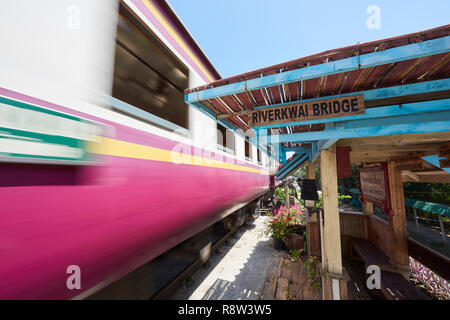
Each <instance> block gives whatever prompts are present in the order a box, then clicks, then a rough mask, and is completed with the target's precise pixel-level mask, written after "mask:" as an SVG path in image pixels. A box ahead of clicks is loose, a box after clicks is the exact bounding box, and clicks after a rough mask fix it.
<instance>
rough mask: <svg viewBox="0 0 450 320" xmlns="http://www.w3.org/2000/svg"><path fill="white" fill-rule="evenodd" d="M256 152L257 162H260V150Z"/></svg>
mask: <svg viewBox="0 0 450 320" xmlns="http://www.w3.org/2000/svg"><path fill="white" fill-rule="evenodd" d="M256 154H257V160H258V163H259V164H261V163H262V161H261V150H260V149H258V152H257V153H256Z"/></svg>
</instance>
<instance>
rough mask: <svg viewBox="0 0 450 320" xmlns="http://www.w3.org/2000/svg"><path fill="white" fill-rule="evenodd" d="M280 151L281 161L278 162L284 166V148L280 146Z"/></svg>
mask: <svg viewBox="0 0 450 320" xmlns="http://www.w3.org/2000/svg"><path fill="white" fill-rule="evenodd" d="M280 149H281V150H280V151H281V157H280V158H281V160H280V162H281V163H282V164H286V150H285V149H284V147H283V146H282V145H280Z"/></svg>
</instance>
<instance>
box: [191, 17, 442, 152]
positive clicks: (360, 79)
mask: <svg viewBox="0 0 450 320" xmlns="http://www.w3.org/2000/svg"><path fill="white" fill-rule="evenodd" d="M449 31H450V25H445V26H441V27H438V28H434V29H430V30H426V31H421V32H417V33H412V34H407V35H402V36H398V37H393V38H388V39H382V40H378V41H372V42H367V43H362V44H357V45H353V46H348V47H344V48H339V49H334V50H328V51H325V52H321V53H318V54H314V55H310V56H307V57H303V58H299V59H295V60H292V61H288V62H285V63H281V64H277V65H274V66H270V67H267V68H263V69H258V70H254V71H251V72H247V73H243V74H240V75H237V76H233V77H230V78H226V79H222V80H218V81H215V82H212V83H210V84H208V85H204V86H200V87H197V88H191V89H187V90H186V91H185V93H186V94H187V93H191V92H196V91H203V90H206V89H210V88H217V87H220V86H224V85H228V84H232V83H237V82H242V81H246V80H250V79H255V78H259V77H264V76H268V75H272V74H277V73H282V72H286V71H291V70H295V69H301V68H305V67H310V66H314V65H318V64H323V63H327V62H332V61H337V60H341V59H345V58H349V57H355V56H358V55H364V54H368V53H373V52H378V51H383V50H386V49H390V48H395V47H400V46H405V45H409V44H413V43H419V42H423V41H427V40H432V39H437V38H441V37H446V36H448V35H449V33H450V32H449ZM449 73H450V53H448V52H446V53H441V54H435V55H430V56H426V57H418V58H415V59H410V60H406V61H399V62H394V63H389V64H384V65H378V66H375V67H369V68H364V69H358V70H352V71H349V72H342V73H338V74H332V75H329V76H323V77H319V78H313V79H308V80H303V81H297V82H292V83H288V84H283V85H277V86H272V87H265V88H262V89H257V90H249V91H247V90H246V91H245V92H243V93H236V94H229V95H225V96H221V97H216V98H212V99H207V100H201V101H200V102H201V103H203V105H205V106H206V107H207V108H209V109H211V110H212V111H213V112H214V113H216V114H227V113H231V112H238V111H242V110H244V111H245V110H252V109H254V108H255V107H259V106H268V105H276V104H280V103H286V102H295V101H299V100H305V99H311V98H319V97H326V96H332V95H338V94H344V93H351V92H358V91H363V90H370V89H374V88H383V87H390V86H394V85H400V84H411V83H416V82H421V81H427V80H435V79H442V78H447V77H448V75H449ZM228 121H229V122H230V124H232V125H233V126H235V127H236V128H240V129H242V130H244V131H246V130H248V129H249V126H248V116H247V115H245V114H244V115H240V116H232V117H230V118H228ZM273 130H274V129H272V134H275V132H274V131H273ZM278 130H279V132H278V133H280V134H283V133H288V131H290V132H294V133H295V132H307V131H321V130H324V124H314V125H304V126H303V125H302V126H292V127H283V128H278ZM287 145H290V144H287Z"/></svg>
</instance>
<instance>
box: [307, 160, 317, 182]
mask: <svg viewBox="0 0 450 320" xmlns="http://www.w3.org/2000/svg"><path fill="white" fill-rule="evenodd" d="M315 178H316V173H315V171H314V166H313V164H312V163H309V164H308V165H307V166H306V179H315Z"/></svg>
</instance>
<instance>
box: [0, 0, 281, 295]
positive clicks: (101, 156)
mask: <svg viewBox="0 0 450 320" xmlns="http://www.w3.org/2000/svg"><path fill="white" fill-rule="evenodd" d="M0 18H1V19H0V24H1V25H2V27H1V28H0V39H1V41H2V50H0V64H1V69H2V72H1V73H0V203H1V206H0V217H1V218H0V256H1V260H2V263H1V264H0V298H1V299H69V298H85V297H88V296H89V295H91V294H93V293H95V292H97V291H98V290H101V289H102V288H105V287H106V286H108V285H109V284H111V283H113V282H114V281H116V280H118V279H120V278H121V277H123V276H124V275H126V274H128V273H130V272H132V271H133V270H135V269H136V268H138V267H140V266H142V265H143V264H145V263H147V262H149V261H150V260H152V259H153V258H155V257H156V256H158V255H160V254H161V253H163V252H165V251H166V250H168V249H170V248H171V247H173V246H175V245H177V244H178V243H180V242H182V241H184V240H185V239H187V238H189V237H191V236H192V235H194V234H196V233H198V232H199V231H201V230H203V229H205V228H207V227H208V226H211V225H212V224H213V223H215V222H217V221H219V220H221V219H223V218H224V217H225V216H227V215H228V214H230V213H232V212H234V211H236V210H237V209H239V208H240V207H242V206H244V205H246V204H247V203H249V202H251V201H254V200H255V199H257V198H258V197H260V196H261V195H263V194H264V193H265V192H266V191H267V189H268V188H269V180H270V168H271V165H272V164H273V163H274V160H273V159H272V158H270V157H269V156H268V155H267V153H266V150H265V149H263V148H258V147H257V146H255V145H254V144H251V143H250V142H249V141H247V140H246V138H245V137H244V136H243V135H242V134H239V133H238V132H235V131H233V130H232V128H230V127H229V128H226V125H227V124H226V123H225V122H221V123H218V122H217V121H216V120H215V119H214V118H211V117H209V116H208V115H206V114H204V113H202V112H200V111H199V110H197V109H195V108H193V107H191V106H188V105H186V104H185V103H184V94H183V92H184V90H185V89H186V88H188V87H194V86H198V85H201V84H204V83H207V82H211V81H214V80H215V79H218V78H220V75H219V74H218V73H217V71H216V70H215V69H214V67H213V66H212V64H211V63H210V62H209V61H208V59H207V58H206V56H205V55H204V54H203V52H202V51H201V49H200V48H199V46H198V45H197V44H196V43H195V41H194V40H193V39H192V37H191V36H190V35H189V33H188V32H187V31H186V29H185V27H184V26H183V24H182V23H181V22H180V21H179V19H178V18H177V17H176V15H175V14H174V12H173V10H172V9H171V8H170V7H169V5H168V4H167V3H166V2H165V1H162V0H124V1H121V2H120V3H119V2H115V1H111V0H95V1H92V0H70V1H66V0H59V1H53V0H44V1H27V0H7V1H3V2H2V10H1V11H0ZM71 266H75V267H71ZM74 268H75V269H76V268H79V271H80V275H81V278H80V280H81V281H79V283H78V284H77V283H76V282H75V287H74V286H73V283H72V282H71V281H72V280H73V277H72V276H73V275H74V274H75V273H72V272H73V270H75V269H74ZM71 283H72V285H70V284H71ZM78 285H79V286H78ZM77 286H78V287H77Z"/></svg>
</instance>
